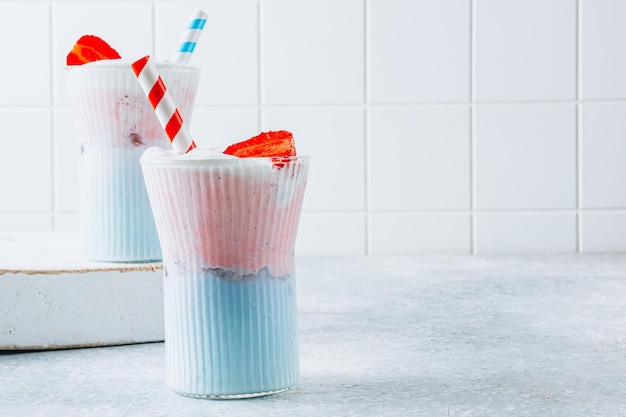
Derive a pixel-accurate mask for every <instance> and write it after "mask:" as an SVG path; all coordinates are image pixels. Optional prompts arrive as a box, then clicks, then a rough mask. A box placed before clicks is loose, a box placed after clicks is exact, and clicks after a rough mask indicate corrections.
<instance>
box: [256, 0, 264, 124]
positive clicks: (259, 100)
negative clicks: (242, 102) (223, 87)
mask: <svg viewBox="0 0 626 417" xmlns="http://www.w3.org/2000/svg"><path fill="white" fill-rule="evenodd" d="M262 7H263V6H262V4H261V1H260V0H257V3H256V13H257V16H256V19H257V20H256V21H257V53H258V54H259V55H258V56H257V66H258V71H257V72H258V73H257V83H258V85H257V94H258V97H257V105H258V114H257V116H258V118H259V120H258V121H257V127H258V129H257V130H258V131H259V132H260V131H262V130H263V125H264V123H263V114H264V113H263V76H264V75H265V74H264V73H263V39H262V37H263V17H262V15H263V13H262V11H263V10H262Z"/></svg>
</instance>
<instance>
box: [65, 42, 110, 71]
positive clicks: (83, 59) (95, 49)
mask: <svg viewBox="0 0 626 417" xmlns="http://www.w3.org/2000/svg"><path fill="white" fill-rule="evenodd" d="M118 58H121V56H120V54H118V53H117V51H116V50H115V49H113V48H111V46H110V45H109V44H108V43H106V42H105V41H103V40H102V39H100V38H99V37H97V36H94V35H83V36H81V37H80V39H79V40H77V41H76V43H75V44H74V47H73V48H72V50H71V51H70V53H69V54H67V65H83V64H86V63H87V62H92V61H100V60H102V59H118Z"/></svg>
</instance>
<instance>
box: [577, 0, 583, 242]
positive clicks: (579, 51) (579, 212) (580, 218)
mask: <svg viewBox="0 0 626 417" xmlns="http://www.w3.org/2000/svg"><path fill="white" fill-rule="evenodd" d="M582 19H583V16H582V0H577V1H576V69H575V71H576V87H575V88H576V145H575V147H576V162H575V164H576V165H575V166H576V177H575V178H576V250H577V252H579V253H582V252H583V251H584V244H583V216H582V207H583V204H582V198H583V189H582V169H583V163H582V159H583V154H582V153H583V147H582V139H583V138H582V107H581V96H582Z"/></svg>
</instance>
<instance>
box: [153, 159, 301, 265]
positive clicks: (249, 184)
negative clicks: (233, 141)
mask: <svg viewBox="0 0 626 417" xmlns="http://www.w3.org/2000/svg"><path fill="white" fill-rule="evenodd" d="M206 162H207V161H202V162H201V163H200V162H198V163H193V162H192V163H191V164H190V165H189V166H185V167H183V166H179V165H178V164H176V165H172V166H161V167H151V166H145V165H144V171H146V170H150V169H153V170H154V171H153V173H156V174H157V175H150V173H148V175H146V185H147V187H148V192H149V194H150V198H151V201H152V206H153V211H154V216H155V220H156V223H157V229H158V230H159V238H160V240H161V247H162V249H163V260H164V262H166V263H171V262H176V263H178V264H179V266H181V267H186V268H200V269H205V270H212V269H222V270H224V269H225V270H229V271H231V272H232V273H234V274H235V275H236V276H244V275H248V274H256V273H257V272H259V271H260V270H261V269H264V268H265V269H267V272H268V273H269V274H270V275H272V276H275V277H280V276H283V275H286V274H288V273H291V272H293V251H294V244H295V239H296V233H297V228H298V220H299V217H300V211H301V207H302V200H303V196H304V188H305V182H306V172H305V170H306V165H303V164H302V163H300V162H295V161H294V162H290V163H287V164H285V165H284V166H282V167H280V168H279V167H275V166H273V164H272V163H271V160H269V159H256V160H255V159H235V160H232V159H231V160H226V159H220V160H216V161H209V163H206ZM157 171H158V172H157ZM303 171H304V172H303ZM156 196H158V202H157V201H155V197H156ZM155 203H156V204H155ZM181 263H184V265H181Z"/></svg>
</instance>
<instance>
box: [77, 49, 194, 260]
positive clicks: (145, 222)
mask: <svg viewBox="0 0 626 417" xmlns="http://www.w3.org/2000/svg"><path fill="white" fill-rule="evenodd" d="M157 67H158V68H159V71H160V72H161V73H162V75H163V78H164V80H165V82H167V86H168V89H170V93H171V94H172V96H173V97H174V99H175V100H176V102H177V103H178V105H179V107H180V111H181V113H182V115H183V117H184V118H185V120H186V121H187V122H189V121H191V116H192V111H193V105H194V101H195V97H196V90H197V87H198V81H199V79H200V69H199V68H195V67H190V66H187V65H176V64H168V63H165V62H163V63H157ZM66 76H67V86H68V92H69V98H70V103H71V105H72V110H73V119H74V125H75V130H76V133H77V135H78V137H79V140H80V143H81V149H80V151H81V155H80V170H79V173H78V174H79V177H80V189H79V194H80V197H79V219H80V235H81V251H82V255H83V257H85V258H86V259H91V260H96V261H105V262H147V261H158V260H160V259H161V248H160V247H159V241H158V236H157V233H156V227H155V224H154V220H153V217H152V212H151V210H150V204H149V201H148V196H147V193H146V189H145V185H144V182H143V177H142V174H141V166H140V164H139V158H140V157H141V155H142V153H143V152H144V151H145V150H146V149H147V148H148V147H150V146H154V145H159V146H169V139H167V137H166V136H165V133H164V132H163V128H162V127H161V125H160V124H159V121H158V119H157V117H156V115H155V114H154V110H153V109H152V107H151V106H150V104H149V102H148V100H147V99H146V97H145V94H144V93H143V91H142V90H141V87H140V86H139V84H138V83H137V79H136V78H135V75H134V74H133V72H132V70H131V68H130V64H129V63H128V62H122V61H121V60H105V61H98V62H93V63H90V64H86V65H80V66H70V67H67V69H66Z"/></svg>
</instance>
